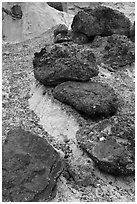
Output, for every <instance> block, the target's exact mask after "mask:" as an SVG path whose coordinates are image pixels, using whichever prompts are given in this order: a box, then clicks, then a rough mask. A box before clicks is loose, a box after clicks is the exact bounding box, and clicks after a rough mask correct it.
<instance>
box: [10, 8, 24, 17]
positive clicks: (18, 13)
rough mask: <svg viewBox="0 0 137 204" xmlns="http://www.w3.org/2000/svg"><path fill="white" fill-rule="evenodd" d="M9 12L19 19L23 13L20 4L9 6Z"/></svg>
mask: <svg viewBox="0 0 137 204" xmlns="http://www.w3.org/2000/svg"><path fill="white" fill-rule="evenodd" d="M11 12H12V15H13V17H15V18H19V19H21V18H22V15H23V13H22V9H21V6H19V5H14V6H13V7H12V8H11Z"/></svg>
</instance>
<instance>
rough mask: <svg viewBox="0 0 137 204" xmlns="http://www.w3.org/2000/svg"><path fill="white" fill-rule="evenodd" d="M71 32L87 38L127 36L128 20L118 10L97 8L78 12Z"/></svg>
mask: <svg viewBox="0 0 137 204" xmlns="http://www.w3.org/2000/svg"><path fill="white" fill-rule="evenodd" d="M71 27H72V30H73V31H74V32H80V33H84V34H85V35H87V36H88V37H91V36H96V35H102V36H109V35H112V34H121V35H126V36H129V33H130V20H129V19H128V18H127V17H126V16H125V15H124V14H123V13H121V12H119V11H118V10H113V9H111V8H109V7H104V6H98V7H95V8H93V9H91V8H85V9H83V10H82V11H79V12H78V13H77V14H76V15H75V16H74V19H73V22H72V25H71Z"/></svg>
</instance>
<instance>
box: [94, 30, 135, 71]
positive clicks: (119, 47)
mask: <svg viewBox="0 0 137 204" xmlns="http://www.w3.org/2000/svg"><path fill="white" fill-rule="evenodd" d="M90 47H91V48H93V50H92V51H93V53H94V54H95V56H96V59H97V63H98V64H100V63H104V64H105V65H107V66H106V67H108V68H112V69H113V70H118V69H119V68H124V67H125V66H127V65H131V64H132V63H134V62H135V44H134V43H133V42H132V41H131V40H130V39H129V38H127V37H126V36H124V35H117V34H114V35H112V36H108V37H101V36H96V37H95V39H94V40H93V42H92V43H91V44H90Z"/></svg>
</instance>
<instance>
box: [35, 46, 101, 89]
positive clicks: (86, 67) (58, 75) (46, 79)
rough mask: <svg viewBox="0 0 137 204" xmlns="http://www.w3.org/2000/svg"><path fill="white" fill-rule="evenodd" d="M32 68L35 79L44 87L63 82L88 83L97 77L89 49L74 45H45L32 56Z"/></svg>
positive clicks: (94, 61)
mask: <svg viewBox="0 0 137 204" xmlns="http://www.w3.org/2000/svg"><path fill="white" fill-rule="evenodd" d="M33 67H34V76H35V78H36V79H37V80H38V81H39V82H40V83H42V84H43V85H45V86H46V85H51V86H52V85H57V84H60V83H62V82H64V81H89V80H90V78H91V77H94V76H97V75H98V67H97V65H96V58H95V56H94V54H93V53H92V51H91V49H90V48H86V47H84V46H82V45H77V44H74V43H61V44H54V45H47V46H46V47H45V48H43V49H42V50H41V51H40V52H39V53H35V54H34V60H33Z"/></svg>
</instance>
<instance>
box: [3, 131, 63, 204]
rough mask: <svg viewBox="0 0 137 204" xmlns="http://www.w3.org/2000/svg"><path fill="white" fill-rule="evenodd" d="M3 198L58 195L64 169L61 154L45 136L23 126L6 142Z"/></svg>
mask: <svg viewBox="0 0 137 204" xmlns="http://www.w3.org/2000/svg"><path fill="white" fill-rule="evenodd" d="M2 168H3V172H2V173H3V177H2V178H3V201H4V202H5V201H11V202H30V201H34V202H36V201H39V200H41V199H44V200H45V201H48V200H50V199H52V198H53V197H54V196H55V195H56V183H57V179H58V177H59V176H60V174H61V173H62V171H63V163H62V161H61V159H60V157H59V154H58V153H57V152H56V151H55V150H54V148H53V147H52V146H51V145H50V144H49V143H48V142H47V141H46V140H45V139H43V138H40V137H38V136H36V135H33V134H32V133H30V132H28V131H25V130H23V129H21V128H18V129H15V130H11V131H10V132H9V133H8V136H7V138H6V141H5V143H4V144H3V166H2Z"/></svg>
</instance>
